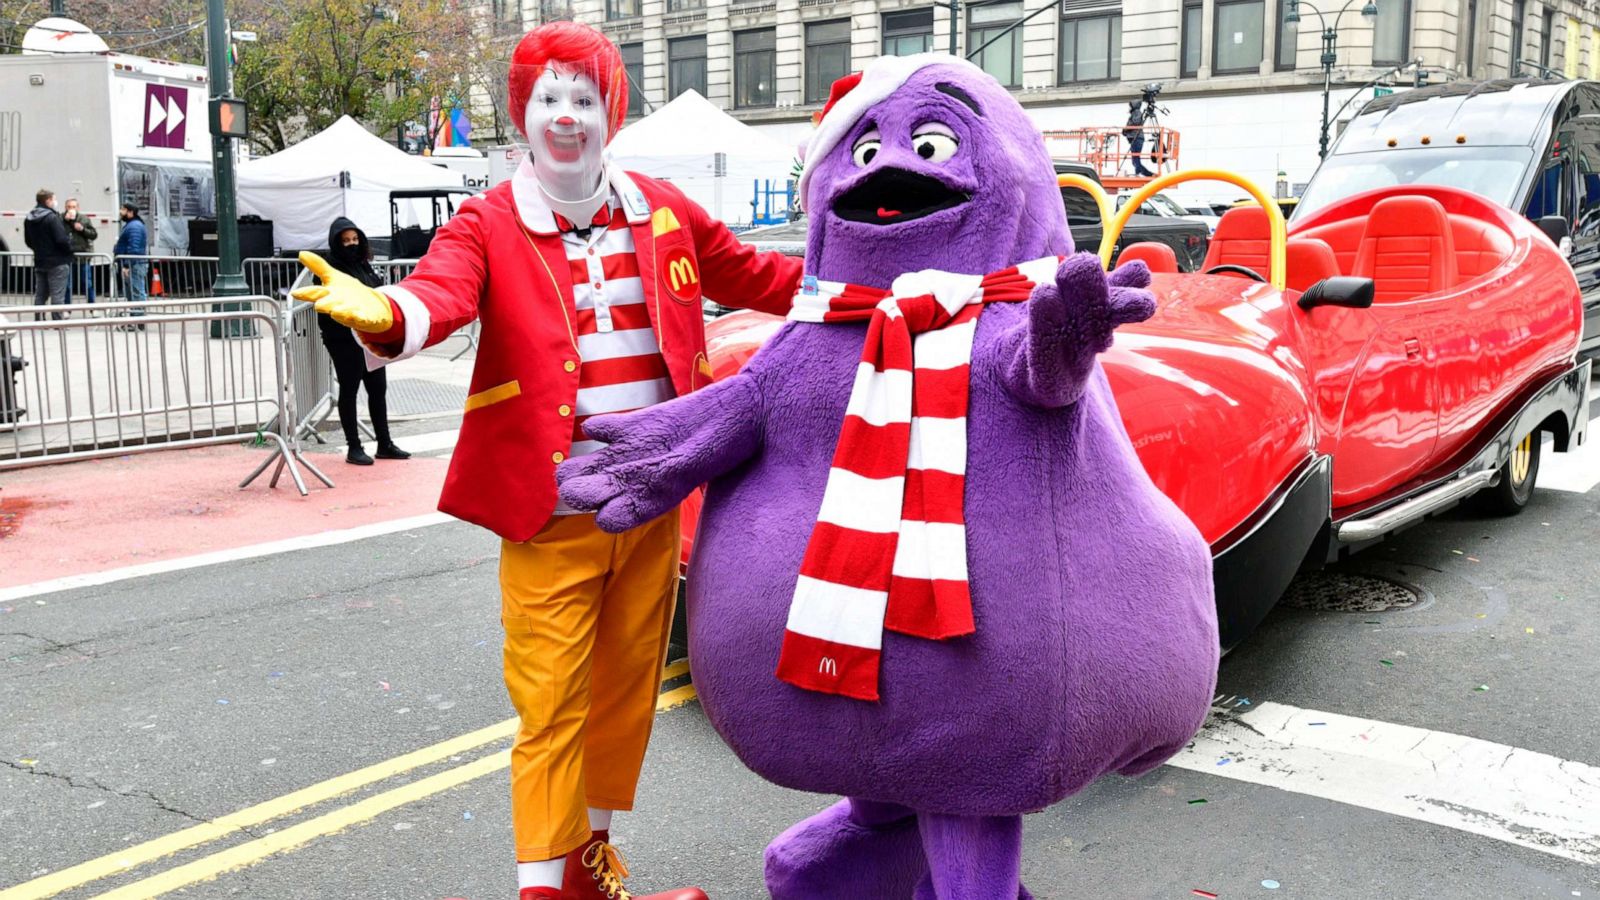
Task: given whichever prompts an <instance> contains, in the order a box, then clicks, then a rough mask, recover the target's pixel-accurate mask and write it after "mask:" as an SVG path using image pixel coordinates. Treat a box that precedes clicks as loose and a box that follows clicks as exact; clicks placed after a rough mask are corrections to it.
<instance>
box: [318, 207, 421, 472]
mask: <svg viewBox="0 0 1600 900" xmlns="http://www.w3.org/2000/svg"><path fill="white" fill-rule="evenodd" d="M328 262H329V264H330V265H332V266H333V267H334V268H335V269H337V270H338V271H339V272H340V273H342V274H344V275H346V276H349V277H350V278H354V279H356V280H357V281H359V282H361V283H362V284H364V285H366V286H367V287H372V288H375V287H378V286H379V285H381V284H383V279H382V278H380V277H379V276H378V273H377V272H376V271H375V270H374V269H373V268H372V247H371V245H370V244H368V243H367V235H366V232H364V231H362V230H361V229H360V228H358V227H356V223H354V222H352V221H350V220H349V219H346V218H345V217H343V216H340V217H339V218H337V219H334V220H333V224H332V225H331V226H329V227H328ZM317 326H318V330H319V331H321V332H322V346H324V347H326V348H328V356H329V357H331V358H332V359H333V374H334V377H335V378H337V379H338V381H339V425H340V426H341V427H343V428H344V442H345V446H346V450H345V457H344V459H345V462H347V463H350V464H351V465H353V466H370V465H372V457H371V456H368V455H367V451H366V450H364V449H362V447H361V429H360V424H359V422H358V421H357V419H356V400H357V393H358V392H359V391H360V389H361V386H362V385H366V388H367V413H368V415H369V416H370V417H371V418H372V431H373V433H374V434H376V435H377V438H378V451H377V457H378V458H379V459H410V458H411V454H409V453H407V452H406V451H404V450H401V449H400V448H399V447H397V446H395V443H394V440H393V438H391V437H390V436H389V404H388V398H387V395H388V392H389V386H388V385H389V381H388V376H386V375H385V374H384V370H383V368H382V367H379V368H376V369H372V370H368V369H367V360H366V354H364V353H362V352H361V345H360V344H358V343H356V339H355V336H354V335H352V334H351V333H350V329H349V328H348V327H346V326H343V325H340V324H339V323H338V322H336V321H334V318H333V317H332V316H330V315H328V314H327V313H318V314H317Z"/></svg>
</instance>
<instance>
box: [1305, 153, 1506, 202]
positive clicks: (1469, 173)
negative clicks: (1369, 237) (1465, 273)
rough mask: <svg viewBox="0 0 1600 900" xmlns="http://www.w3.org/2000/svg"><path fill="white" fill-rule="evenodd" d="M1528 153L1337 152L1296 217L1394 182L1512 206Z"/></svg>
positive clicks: (1310, 188) (1314, 181)
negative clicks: (1448, 190)
mask: <svg viewBox="0 0 1600 900" xmlns="http://www.w3.org/2000/svg"><path fill="white" fill-rule="evenodd" d="M1532 154H1533V150H1532V149H1530V148H1528V147H1440V148H1437V149H1433V148H1429V149H1423V148H1417V149H1413V150H1377V151H1373V152H1370V153H1352V154H1350V155H1349V156H1335V157H1332V158H1331V159H1329V160H1327V161H1326V162H1324V163H1323V164H1322V167H1321V168H1319V169H1317V173H1316V174H1315V175H1313V176H1312V178H1311V184H1310V186H1308V187H1307V188H1306V192H1305V194H1304V195H1302V196H1301V198H1300V204H1299V206H1298V207H1296V209H1295V218H1297V219H1303V218H1305V217H1306V216H1308V215H1310V214H1312V213H1314V212H1316V211H1317V210H1319V209H1321V208H1323V207H1324V206H1327V205H1329V204H1331V203H1335V202H1337V201H1339V200H1343V199H1344V198H1346V197H1349V196H1352V195H1354V194H1359V193H1361V192H1362V191H1370V190H1373V189H1374V188H1382V187H1393V186H1394V185H1397V184H1437V185H1443V186H1444V187H1453V188H1461V189H1462V190H1467V191H1472V192H1473V193H1475V194H1481V195H1483V196H1485V197H1488V198H1489V199H1490V200H1493V201H1495V202H1496V203H1499V204H1501V205H1502V206H1514V201H1515V200H1516V197H1515V192H1516V189H1517V185H1518V184H1520V183H1521V182H1522V176H1523V175H1524V174H1525V173H1526V172H1527V171H1528V166H1529V164H1530V162H1529V161H1530V157H1531V156H1532Z"/></svg>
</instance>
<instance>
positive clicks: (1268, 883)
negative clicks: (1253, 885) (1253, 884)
mask: <svg viewBox="0 0 1600 900" xmlns="http://www.w3.org/2000/svg"><path fill="white" fill-rule="evenodd" d="M1261 886H1262V887H1264V888H1266V889H1267V890H1269V891H1275V890H1277V889H1278V888H1279V884H1278V883H1277V882H1276V881H1273V880H1272V879H1271V878H1268V879H1266V880H1264V881H1262V882H1261Z"/></svg>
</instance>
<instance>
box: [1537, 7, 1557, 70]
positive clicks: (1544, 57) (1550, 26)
mask: <svg viewBox="0 0 1600 900" xmlns="http://www.w3.org/2000/svg"><path fill="white" fill-rule="evenodd" d="M1555 43H1556V11H1555V10H1553V9H1546V10H1545V11H1544V20H1543V22H1542V23H1541V25H1540V29H1539V65H1540V66H1542V67H1544V68H1546V69H1548V68H1550V48H1551V47H1553V46H1555ZM1539 74H1541V75H1544V74H1548V73H1546V72H1541V73H1539Z"/></svg>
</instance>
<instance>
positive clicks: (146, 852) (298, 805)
mask: <svg viewBox="0 0 1600 900" xmlns="http://www.w3.org/2000/svg"><path fill="white" fill-rule="evenodd" d="M688 670H689V661H688V660H686V659H684V660H679V661H677V662H675V663H673V664H671V665H669V666H667V667H665V668H664V669H662V672H661V680H662V682H663V683H665V682H667V681H670V680H672V679H674V678H677V677H679V676H681V675H683V674H685V673H686V672H688ZM694 696H695V694H694V686H693V685H685V686H683V687H680V688H675V689H674V690H671V691H668V692H666V693H664V694H662V695H661V696H660V698H659V699H658V700H657V702H656V709H657V710H658V711H659V710H667V709H672V708H674V707H677V706H681V705H683V704H684V703H687V702H688V701H689V700H692V699H694ZM517 726H518V721H517V719H516V718H515V717H513V718H510V719H506V720H505V721H503V722H497V723H495V724H494V725H490V726H488V727H486V728H480V729H478V730H477V731H473V732H470V733H468V734H464V735H461V736H460V737H456V738H451V739H450V740H447V741H441V742H440V743H437V744H434V745H432V746H429V747H423V748H422V749H420V750H414V751H412V752H410V753H406V754H404V755H401V756H397V757H394V758H393V759H388V760H384V761H383V762H379V763H374V764H372V765H370V766H367V767H366V768H362V769H357V770H356V771H354V772H349V773H346V774H344V775H340V776H337V777H335V778H330V779H328V780H327V781H323V782H320V783H318V784H314V785H311V786H309V787H305V788H301V789H300V790H298V791H294V792H292V793H288V794H284V795H283V796H281V797H275V798H273V799H271V800H266V801H263V802H261V803H258V804H256V805H255V806H250V807H246V808H245V809H241V810H239V811H238V812H234V813H229V814H228V815H225V816H222V817H221V818H218V819H214V820H212V821H210V822H206V823H204V824H201V825H195V826H193V827H192V828H185V829H183V830H182V831H176V832H173V833H172V834H169V835H165V836H163V837H159V838H156V839H154V840H150V841H146V842H144V843H142V844H137V845H135V846H132V847H129V848H127V849H125V850H121V851H118V852H116V853H108V854H106V855H105V856H102V857H100V858H98V859H91V860H88V861H87V862H82V863H79V864H77V865H75V866H70V867H68V868H65V869H62V870H60V871H59V872H52V873H50V874H49V875H44V876H41V877H39V878H35V879H33V880H32V881H27V882H23V883H22V884H19V885H15V886H13V887H10V888H5V889H3V890H0V900H41V898H45V897H53V896H55V895H56V894H59V893H61V892H62V891H66V890H70V889H71V888H75V887H79V886H81V885H84V884H88V883H89V882H91V881H97V880H99V879H101V878H105V877H107V876H110V875H115V874H117V873H118V872H121V871H124V870H126V869H131V868H134V867H136V866H141V865H144V864H145V863H148V862H152V861H154V860H157V859H160V858H162V857H164V856H170V855H172V854H174V853H177V852H179V851H182V850H187V849H189V848H191V847H196V846H199V845H200V844H205V843H209V842H211V841H215V840H218V839H219V838H224V837H227V836H229V835H231V834H235V833H237V832H240V831H243V830H244V829H246V828H252V827H254V826H256V825H260V824H262V823H265V822H268V821H271V820H272V819H276V818H279V817H281V816H286V815H288V814H290V813H293V812H296V811H298V810H301V809H304V808H306V807H308V806H315V805H316V804H318V803H322V802H324V801H327V800H331V799H333V798H334V797H338V796H340V795H343V794H348V793H350V792H352V791H355V790H358V789H360V788H363V787H366V786H367V785H370V784H374V783H376V782H379V781H383V780H385V779H387V778H392V777H393V776H395V775H399V774H402V773H404V772H409V771H411V770H412V769H416V768H420V767H422V766H426V765H429V764H432V763H436V762H438V761H440V760H442V759H446V758H448V757H451V756H455V755H457V754H460V753H465V752H467V751H469V750H473V749H476V748H478V747H481V746H483V745H484V744H487V743H490V742H492V741H496V740H501V739H504V738H508V737H512V736H514V735H515V734H516V733H517ZM418 783H419V784H420V783H422V782H418ZM313 821H316V820H313ZM246 846H248V845H246ZM206 858H207V859H209V858H210V857H206ZM141 883H143V882H141Z"/></svg>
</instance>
